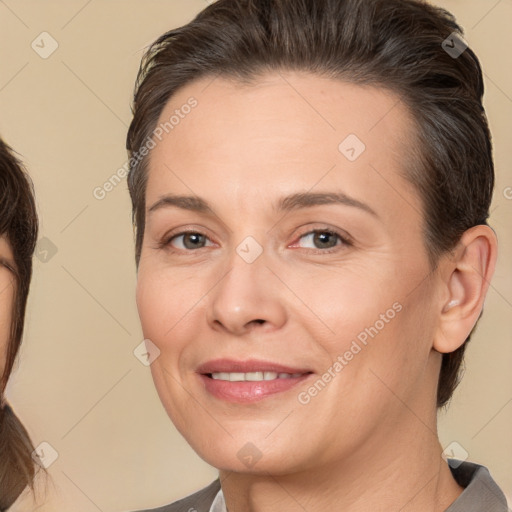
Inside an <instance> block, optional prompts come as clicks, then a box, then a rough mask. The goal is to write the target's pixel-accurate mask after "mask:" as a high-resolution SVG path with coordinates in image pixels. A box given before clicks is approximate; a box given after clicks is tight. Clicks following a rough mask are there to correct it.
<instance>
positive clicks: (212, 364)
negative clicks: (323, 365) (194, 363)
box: [197, 359, 311, 374]
mask: <svg viewBox="0 0 512 512" xmlns="http://www.w3.org/2000/svg"><path fill="white" fill-rule="evenodd" d="M197 372H198V373H201V374H209V373H250V372H276V373H291V374H294V373H311V370H309V369H308V368H304V367H292V366H286V365H283V364H280V363H274V362H271V361H262V360H258V359H249V360H247V361H236V360H234V359H214V360H212V361H207V362H206V363H203V364H201V365H200V366H198V368H197Z"/></svg>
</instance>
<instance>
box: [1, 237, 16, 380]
mask: <svg viewBox="0 0 512 512" xmlns="http://www.w3.org/2000/svg"><path fill="white" fill-rule="evenodd" d="M9 267H11V268H14V260H13V255H12V250H11V246H10V244H9V242H8V241H7V239H6V238H5V237H3V236H2V237H0V377H1V376H2V375H3V374H4V369H5V363H6V358H7V348H8V345H9V341H10V334H11V322H12V306H13V300H14V290H15V281H14V275H13V273H12V271H11V270H10V269H9Z"/></svg>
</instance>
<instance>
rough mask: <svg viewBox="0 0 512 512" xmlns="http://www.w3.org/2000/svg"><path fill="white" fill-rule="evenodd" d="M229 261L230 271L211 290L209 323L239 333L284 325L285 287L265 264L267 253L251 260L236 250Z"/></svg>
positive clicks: (218, 328)
mask: <svg viewBox="0 0 512 512" xmlns="http://www.w3.org/2000/svg"><path fill="white" fill-rule="evenodd" d="M229 263H230V266H229V271H228V272H227V273H226V274H225V275H224V277H223V278H221V280H220V281H219V283H218V284H217V285H216V286H215V287H214V288H213V289H212V291H211V292H210V294H209V297H210V302H209V304H208V312H207V319H208V323H209V325H210V327H211V328H212V329H214V330H221V331H224V332H226V333H230V334H233V335H237V336H241V335H243V334H245V333H248V332H250V331H252V330H254V329H263V330H264V331H273V330H275V329H279V328H281V327H282V326H283V325H284V324H285V322H286V309H285V297H283V296H282V294H283V293H284V290H283V286H282V283H280V281H279V279H277V278H276V277H275V274H274V273H273V272H272V271H270V269H269V268H268V267H267V266H266V264H265V253H263V254H261V255H260V256H259V258H258V259H257V260H256V261H254V262H252V263H247V262H246V261H244V260H243V259H242V258H241V257H240V256H239V255H238V254H237V253H234V255H233V257H232V258H231V259H230V262H229Z"/></svg>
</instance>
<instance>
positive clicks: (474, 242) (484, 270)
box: [433, 225, 498, 353]
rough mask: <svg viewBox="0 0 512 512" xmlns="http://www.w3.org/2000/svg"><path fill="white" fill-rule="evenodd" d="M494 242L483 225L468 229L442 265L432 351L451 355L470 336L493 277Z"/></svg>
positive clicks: (495, 246) (494, 237)
mask: <svg viewBox="0 0 512 512" xmlns="http://www.w3.org/2000/svg"><path fill="white" fill-rule="evenodd" d="M497 252H498V242H497V239H496V235H495V233H494V231H493V230H492V229H491V228H490V227H489V226H485V225H478V226H474V227H472V228H470V229H468V230H467V231H466V232H464V234H463V235H462V237H461V239H460V241H459V244H458V245H457V248H456V249H455V251H454V252H453V254H451V255H450V256H446V258H445V261H444V262H443V272H442V275H443V278H442V279H443V287H444V292H445V293H443V299H442V301H441V303H440V308H441V311H440V317H439V325H438V329H437V331H436V335H435V337H434V345H433V348H434V349H435V350H437V351H438V352H441V353H449V352H453V351H454V350H456V349H457V348H459V347H460V346H461V345H462V344H463V343H464V342H465V341H466V338H467V337H468V336H469V335H470V333H471V331H472V329H473V327H474V326H475V324H476V322H477V320H478V318H479V317H480V313H481V312H482V308H483V305H484V300H485V296H486V294H487V290H488V288H489V284H490V281H491V278H492V276H493V274H494V267H495V265H496V258H497Z"/></svg>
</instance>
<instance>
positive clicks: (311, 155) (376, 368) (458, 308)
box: [137, 72, 496, 512]
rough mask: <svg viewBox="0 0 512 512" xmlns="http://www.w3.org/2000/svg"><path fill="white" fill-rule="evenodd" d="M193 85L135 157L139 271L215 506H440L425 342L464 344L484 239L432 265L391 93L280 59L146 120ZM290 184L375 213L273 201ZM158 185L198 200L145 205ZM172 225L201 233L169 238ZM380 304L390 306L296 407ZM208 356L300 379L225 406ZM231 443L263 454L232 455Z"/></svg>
mask: <svg viewBox="0 0 512 512" xmlns="http://www.w3.org/2000/svg"><path fill="white" fill-rule="evenodd" d="M191 96H194V97H195V98H196V99H197V101H198V106H197V107H196V108H195V109H194V110H193V111H192V112H191V113H190V114H189V115H188V116H186V117H185V119H183V120H181V122H180V124H179V125H177V126H175V127H174V129H173V130H172V131H170V132H169V134H168V135H166V136H165V137H163V138H162V140H161V141H159V142H158V143H157V145H156V147H155V148H154V149H153V150H152V152H151V155H150V165H149V178H148V187H147V194H146V208H147V218H146V226H145V237H144V243H143V249H142V254H141V260H140V265H139V269H138V285H137V305H138V310H139V315H140V318H141V323H142V328H143V332H144V336H145V338H148V339H150V340H151V341H152V342H153V343H154V344H155V345H156V346H157V347H158V349H159V350H160V356H159V357H158V358H157V359H156V360H155V361H154V362H153V363H152V365H151V370H152V374H153V379H154V382H155V385H156V388H157V390H158V393H159V396H160V398H161V400H162V403H163V405H164V407H165V408H166V410H167V412H168V414H169V416H170V417H171V419H172V421H173V422H174V424H175V425H176V427H177V428H178V430H179V431H180V432H181V433H182V435H183V436H184V437H185V438H186V440H187V441H188V442H189V443H190V445H191V446H192V447H193V448H194V450H196V452H197V453H198V454H199V455H200V456H201V457H202V458H204V459H205V460H206V461H207V462H208V463H210V464H211V465H213V466H215V467H217V468H219V470H220V476H221V480H222V487H223V490H224V494H225V496H226V503H227V506H228V509H230V510H254V511H267V510H275V509H276V508H277V507H279V509H280V510H297V509H298V508H300V507H299V504H300V505H301V506H302V507H304V508H305V509H306V510H308V511H311V512H313V511H316V510H332V504H333V503H336V504H337V506H336V508H337V509H340V510H346V511H350V512H355V511H363V510H365V511H367V510H376V511H379V510H402V511H413V510H418V511H419V510H439V511H441V510H445V509H446V508H447V507H448V506H449V504H450V503H451V502H453V501H454V500H455V499H456V497H457V496H458V495H459V494H460V492H461V490H462V489H461V488H460V487H459V486H458V485H457V484H456V482H455V481H454V480H453V478H452V476H451V473H450V471H449V468H448V466H447V464H446V463H445V462H444V461H443V460H442V458H441V452H442V448H441V447H440V445H439V441H438V437H437V429H436V406H435V398H436V385H437V379H438V374H439V369H440V364H441V354H440V352H443V351H446V352H449V351H453V350H455V349H456V348H457V347H458V346H459V345H460V344H462V343H463V342H464V340H465V338H466V336H467V334H468V333H469V332H470V330H471V328H472V327H473V325H474V323H475V322H476V320H477V318H478V314H479V312H480V310H481V307H482V302H483V298H484V296H485V292H486V290H487V286H488V281H489V279H490V277H491V275H492V271H493V269H494V261H495V257H496V240H495V237H494V233H493V232H492V230H491V229H490V228H487V227H485V226H478V227H476V228H472V230H469V231H468V232H466V234H465V235H464V237H463V239H462V240H461V244H459V246H458V247H457V249H456V250H455V251H454V253H453V254H451V255H449V256H447V257H446V258H444V259H443V260H442V261H441V262H440V264H439V266H438V268H437V270H436V271H435V272H432V271H431V268H430V266H429V262H428V258H427V253H426V250H425V246H424V243H423V233H422V225H423V220H422V219H423V213H422V205H421V200H420V197H419V195H418V193H417V192H416V190H415V189H414V188H413V187H412V186H411V185H410V184H409V183H408V182H407V181H406V180H405V179H404V178H403V177H402V176H401V175H400V173H401V172H403V171H404V169H405V168H406V166H407V164H406V161H407V160H406V151H407V147H409V146H410V145H411V144H412V143H413V140H412V135H411V134H412V133H413V132H414V126H413V123H412V121H411V118H410V115H409V112H408V110H407V109H406V108H405V106H404V105H403V103H402V102H400V101H399V98H397V97H396V96H394V95H393V94H391V93H390V92H386V91H384V90H381V89H375V88H369V87H366V88H363V87H361V86H356V85H351V84H348V83H344V82H340V81H334V80H330V79H324V78H319V77H316V76H312V75H308V74H304V73H300V74H298V73H292V72H287V73H281V74H279V73H275V74H268V75H265V76H264V77H262V78H261V79H259V80H258V83H257V84H256V85H251V86H242V85H240V84H239V83H235V82H231V81H228V80H226V79H224V78H216V79H215V80H213V79H212V78H209V79H202V80H200V81H197V82H195V83H191V84H188V85H187V86H185V87H184V88H183V89H181V90H180V91H178V93H177V94H176V95H175V96H174V97H173V98H171V100H170V101H169V103H168V104H167V106H166V107H165V109H164V111H163V113H162V115H161V118H160V119H161V121H165V120H167V119H169V117H170V116H171V115H172V113H173V112H174V111H175V110H176V109H179V108H180V107H181V106H182V105H183V104H185V103H186V102H187V99H188V98H189V97H191ZM349 134H356V135H357V137H358V138H359V139H360V140H361V141H363V142H364V144H365V146H366V149H365V151H364V152H363V153H362V154H361V155H360V156H359V157H358V158H357V159H356V160H355V161H349V160H348V159H347V158H346V157H345V156H344V154H342V153H341V152H340V151H339V149H338V146H339V144H340V143H341V142H342V141H343V140H344V139H345V138H346V137H347V136H348V135H349ZM299 192H342V193H344V194H346V195H347V196H350V197H351V198H353V199H356V200H358V201H360V202H362V203H364V204H366V205H367V206H368V207H370V208H371V209H372V210H373V211H374V212H375V214H372V213H368V212H367V211H365V210H364V209H361V208H357V207H354V206H350V205H342V204H324V205H316V206H312V207H307V208H298V209H296V210H293V211H289V212H286V213H285V212H279V211H277V210H276V209H274V208H273V204H277V202H278V200H279V199H280V198H281V197H283V196H287V195H289V194H294V193H299ZM171 193H172V194H184V195H194V196H199V197H201V198H203V199H205V200H206V201H208V203H209V204H210V207H211V210H210V211H209V212H207V213H197V212H193V211H187V210H185V209H180V208H177V207H163V208H158V209H156V210H154V211H151V212H150V211H149V210H150V208H151V207H152V205H154V204H155V203H156V202H157V201H159V200H160V199H161V198H162V197H163V196H165V195H166V194H171ZM185 229H190V230H192V231H194V232H198V233H201V234H203V235H205V237H206V238H205V239H204V240H203V239H201V238H200V239H199V242H198V241H197V238H196V239H195V240H194V239H193V240H190V239H187V240H185V239H186V238H187V237H183V236H176V237H175V238H173V239H172V240H170V239H171V237H172V236H175V235H179V234H180V233H182V232H183V231H184V230H185ZM314 229H319V230H325V229H329V230H335V231H338V232H339V233H340V235H341V236H342V237H348V238H349V239H350V240H351V243H350V244H346V243H343V242H342V241H341V239H338V238H337V237H336V236H332V237H331V238H327V241H325V239H324V242H323V243H324V245H322V240H319V241H318V240H317V241H316V242H315V240H314V238H313V235H312V234H311V232H312V231H313V230H314ZM248 236H251V237H253V238H254V239H255V240H256V241H257V242H258V243H259V245H260V246H261V248H262V249H263V252H262V254H261V255H260V256H259V257H258V258H257V259H256V260H255V261H254V262H253V263H247V262H246V261H244V259H243V258H241V257H240V255H239V254H238V253H237V251H236V249H237V246H238V245H239V244H240V243H241V242H242V241H244V240H245V238H246V237H248ZM166 242H168V243H167V245H164V244H165V243H166ZM185 242H186V243H187V245H184V243H185ZM194 244H195V245H194ZM326 244H327V245H326ZM195 247H198V248H195ZM328 251H330V252H328ZM453 301H455V302H453ZM397 303H398V304H399V306H400V311H399V312H397V313H396V315H395V316H394V318H393V319H392V320H389V321H388V322H386V323H385V325H384V327H383V328H382V329H379V332H378V334H377V335H376V336H375V337H374V338H368V343H367V345H366V346H363V345H361V344H360V345H361V347H362V348H361V350H360V351H359V352H358V353H357V354H356V355H354V357H353V358H352V359H351V360H350V361H348V363H347V364H346V365H345V366H344V368H343V369H342V371H340V372H338V373H336V376H335V377H333V378H332V379H331V381H330V382H329V383H328V384H327V385H326V386H325V387H324V388H323V389H322V390H321V391H320V392H318V393H317V394H316V396H314V397H312V398H311V400H310V401H309V402H308V403H307V404H302V403H300V402H299V400H298V396H299V393H301V392H303V393H304V392H307V390H308V388H310V387H311V386H312V385H313V384H314V383H315V382H316V381H317V380H318V379H319V378H320V377H321V376H322V375H323V374H324V373H325V372H326V371H328V369H329V368H332V367H333V363H334V362H335V361H337V358H338V356H343V355H344V354H345V353H346V351H347V350H349V349H350V347H351V346H352V342H353V341H354V340H356V339H357V336H358V334H360V333H361V332H362V331H364V330H365V328H368V327H370V326H374V325H376V321H377V320H379V319H381V318H382V317H381V315H383V314H386V311H388V310H389V309H390V308H392V307H393V304H397ZM255 320H263V322H255ZM223 357H226V358H232V359H237V360H247V359H262V360H265V361H273V362H277V363H281V364H284V365H288V366H292V367H300V368H308V369H309V370H311V371H312V372H313V374H312V375H311V376H310V377H308V378H307V379H306V380H305V381H304V382H302V383H301V384H300V385H298V386H296V387H294V388H293V389H290V390H289V391H286V392H283V393H279V394H276V395H273V396H271V397H267V398H265V399H263V400H260V401H257V402H254V403H250V404H236V403H228V402H226V401H223V400H220V399H218V398H216V397H214V396H212V395H211V394H209V393H208V392H207V391H206V390H205V388H204V385H203V382H202V380H201V379H200V377H199V376H198V374H197V373H196V369H197V367H198V366H199V365H200V364H202V363H205V362H206V361H209V360H212V359H217V358H223ZM248 443H250V444H248ZM241 449H243V450H246V451H247V450H248V451H249V452H250V454H252V455H253V456H255V457H261V458H260V459H259V460H257V462H256V463H255V464H252V465H248V464H247V459H245V460H244V459H243V457H241V456H239V455H238V454H239V451H240V450H241ZM242 453H246V452H244V451H242Z"/></svg>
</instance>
